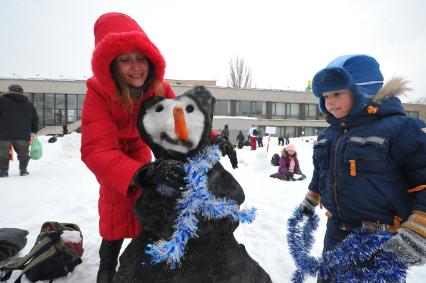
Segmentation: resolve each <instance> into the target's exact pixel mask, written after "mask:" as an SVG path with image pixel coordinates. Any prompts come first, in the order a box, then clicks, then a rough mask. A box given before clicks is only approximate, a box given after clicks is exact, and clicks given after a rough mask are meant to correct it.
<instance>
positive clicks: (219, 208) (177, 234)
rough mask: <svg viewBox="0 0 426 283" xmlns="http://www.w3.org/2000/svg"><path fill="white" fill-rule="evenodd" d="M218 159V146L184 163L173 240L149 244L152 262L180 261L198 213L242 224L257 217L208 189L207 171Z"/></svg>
mask: <svg viewBox="0 0 426 283" xmlns="http://www.w3.org/2000/svg"><path fill="white" fill-rule="evenodd" d="M219 160H220V154H219V149H218V147H217V146H215V147H213V148H207V149H206V150H204V151H203V152H201V153H199V154H198V155H196V156H194V157H190V158H188V159H187V161H188V162H187V163H186V164H185V173H186V177H185V182H186V183H187V186H186V188H187V190H186V191H185V192H183V193H182V196H181V198H179V199H178V200H177V205H176V209H177V211H178V214H177V218H176V220H175V224H174V226H173V228H174V232H173V235H172V237H171V239H170V241H166V240H160V241H158V242H156V243H154V244H148V249H147V250H146V251H145V252H146V253H147V254H149V255H151V256H152V259H151V263H152V264H157V263H160V262H165V263H166V264H167V266H168V267H169V268H171V269H174V268H176V266H177V265H180V264H181V259H182V257H183V255H184V254H185V248H186V244H187V242H188V240H190V239H192V238H195V237H196V236H197V230H198V219H197V214H199V215H201V216H202V217H203V219H205V220H206V221H209V220H213V219H222V218H225V217H227V216H231V217H232V218H233V219H234V221H236V222H237V221H240V222H242V223H251V222H252V221H253V220H254V218H255V214H256V209H255V208H251V209H248V210H240V209H239V206H238V204H237V203H236V202H235V201H233V200H229V199H222V198H216V197H214V196H213V195H212V194H211V193H210V192H209V191H208V189H207V183H208V180H207V173H208V172H209V170H210V169H211V168H212V167H213V166H214V165H215V164H216V163H217V162H218V161H219ZM163 190H164V188H163Z"/></svg>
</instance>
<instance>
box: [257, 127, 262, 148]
mask: <svg viewBox="0 0 426 283" xmlns="http://www.w3.org/2000/svg"><path fill="white" fill-rule="evenodd" d="M256 139H257V146H258V147H263V135H262V131H260V130H259V131H258V134H257V137H256Z"/></svg>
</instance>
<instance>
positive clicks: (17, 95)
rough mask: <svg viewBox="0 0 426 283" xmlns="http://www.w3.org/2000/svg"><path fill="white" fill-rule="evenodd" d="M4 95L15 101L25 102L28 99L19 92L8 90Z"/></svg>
mask: <svg viewBox="0 0 426 283" xmlns="http://www.w3.org/2000/svg"><path fill="white" fill-rule="evenodd" d="M2 96H3V97H7V98H10V99H12V100H13V101H15V102H25V101H28V97H26V96H25V95H24V94H22V93H19V92H6V93H4V94H3V95H2Z"/></svg>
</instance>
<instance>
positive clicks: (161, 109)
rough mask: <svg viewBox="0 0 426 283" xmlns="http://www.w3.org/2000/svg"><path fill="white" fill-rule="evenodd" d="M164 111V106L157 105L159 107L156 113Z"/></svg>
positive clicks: (156, 108)
mask: <svg viewBox="0 0 426 283" xmlns="http://www.w3.org/2000/svg"><path fill="white" fill-rule="evenodd" d="M163 109H164V107H163V105H161V104H160V105H157V107H155V112H161V111H163Z"/></svg>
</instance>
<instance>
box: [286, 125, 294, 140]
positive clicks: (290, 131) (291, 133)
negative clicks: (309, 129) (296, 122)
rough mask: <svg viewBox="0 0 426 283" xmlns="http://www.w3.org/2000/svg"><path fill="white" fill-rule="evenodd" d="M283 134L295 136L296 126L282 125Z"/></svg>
mask: <svg viewBox="0 0 426 283" xmlns="http://www.w3.org/2000/svg"><path fill="white" fill-rule="evenodd" d="M284 128H285V135H287V134H290V137H291V138H293V137H295V136H296V127H284Z"/></svg>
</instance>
